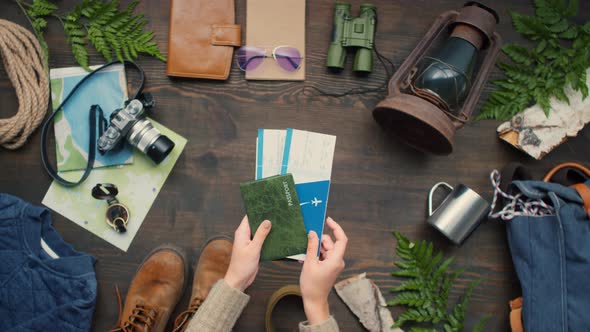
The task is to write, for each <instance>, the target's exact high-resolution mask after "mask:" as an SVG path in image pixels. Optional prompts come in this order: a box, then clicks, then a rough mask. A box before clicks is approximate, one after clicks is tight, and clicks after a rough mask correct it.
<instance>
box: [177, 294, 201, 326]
mask: <svg viewBox="0 0 590 332" xmlns="http://www.w3.org/2000/svg"><path fill="white" fill-rule="evenodd" d="M202 303H203V299H201V298H199V297H195V298H193V299H192V301H191V304H190V306H189V307H188V309H187V310H185V311H183V312H182V313H180V315H178V317H176V319H175V320H174V330H172V332H183V331H184V330H186V327H187V326H188V324H187V323H188V322H189V321H190V319H191V317H193V315H194V314H195V312H197V310H199V307H200V306H201V304H202Z"/></svg>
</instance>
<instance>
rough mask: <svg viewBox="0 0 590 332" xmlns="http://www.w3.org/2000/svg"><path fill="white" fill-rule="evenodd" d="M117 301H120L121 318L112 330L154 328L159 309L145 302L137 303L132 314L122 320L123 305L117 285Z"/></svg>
mask: <svg viewBox="0 0 590 332" xmlns="http://www.w3.org/2000/svg"><path fill="white" fill-rule="evenodd" d="M116 291H117V301H118V303H119V318H118V319H117V325H118V326H117V327H115V328H113V329H112V330H110V332H149V331H150V330H151V328H153V324H154V322H155V320H156V315H157V314H158V311H157V310H156V309H155V308H153V307H151V306H149V305H144V304H137V305H136V306H135V308H133V310H131V314H130V315H129V317H127V319H126V320H125V321H122V318H123V317H122V315H123V305H122V301H121V293H120V292H119V287H116Z"/></svg>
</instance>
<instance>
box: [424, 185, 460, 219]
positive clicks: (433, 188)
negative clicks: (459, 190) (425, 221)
mask: <svg viewBox="0 0 590 332" xmlns="http://www.w3.org/2000/svg"><path fill="white" fill-rule="evenodd" d="M440 186H445V187H447V188H449V189H451V190H453V189H454V188H453V187H452V186H451V185H450V184H448V183H446V182H439V183H437V184H435V185H434V186H433V187H432V188H431V189H430V193H429V194H428V216H432V214H433V213H434V212H435V211H436V210H437V209H438V206H437V207H436V209H434V211H433V210H432V195H433V194H434V192H435V191H436V189H438V187H440ZM447 196H448V195H447ZM439 206H440V205H439Z"/></svg>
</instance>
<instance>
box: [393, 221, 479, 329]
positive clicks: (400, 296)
mask: <svg viewBox="0 0 590 332" xmlns="http://www.w3.org/2000/svg"><path fill="white" fill-rule="evenodd" d="M394 235H395V237H396V239H397V244H398V245H397V248H396V251H397V253H398V256H399V257H400V259H401V261H399V262H395V263H394V264H395V265H396V266H398V267H399V268H400V269H399V270H396V271H393V272H392V275H394V276H400V277H404V278H406V280H404V281H402V282H401V283H400V284H399V285H398V286H397V287H394V288H392V289H391V291H392V292H394V293H396V296H395V297H394V298H393V299H392V300H390V301H388V302H387V305H389V306H399V305H402V306H406V307H407V308H408V309H407V310H406V311H404V312H403V313H402V314H401V315H400V316H399V317H398V318H397V320H396V324H395V326H396V327H401V326H402V325H404V324H405V323H411V322H415V323H425V324H433V325H443V326H444V325H448V326H457V325H462V324H463V320H464V319H465V315H464V311H465V310H464V309H465V308H466V307H467V300H468V298H469V297H470V295H471V294H470V293H469V292H466V293H465V298H466V299H467V300H465V301H463V302H461V303H463V304H462V307H461V306H459V307H457V306H455V307H456V308H455V311H456V313H455V314H454V315H453V312H452V311H451V312H450V313H449V312H447V311H448V309H447V307H448V302H449V293H450V289H451V287H452V285H453V283H454V281H455V280H456V279H457V278H458V276H459V275H460V274H461V273H462V272H463V270H457V271H453V272H450V271H449V267H450V265H451V263H452V262H453V258H452V257H451V258H447V259H443V255H442V253H441V252H438V253H437V254H436V255H434V256H433V252H434V245H433V244H432V243H429V242H426V241H420V242H416V243H413V242H410V240H408V239H407V238H406V237H405V236H403V235H401V234H400V233H398V232H394ZM473 287H475V284H473ZM462 308H463V309H462ZM461 310H463V311H461ZM461 314H463V316H461ZM450 320H453V321H452V322H451V321H450ZM422 327H424V326H421V328H422ZM424 328H425V330H424V331H430V330H431V329H430V328H428V327H424ZM416 331H422V330H419V329H418V330H416Z"/></svg>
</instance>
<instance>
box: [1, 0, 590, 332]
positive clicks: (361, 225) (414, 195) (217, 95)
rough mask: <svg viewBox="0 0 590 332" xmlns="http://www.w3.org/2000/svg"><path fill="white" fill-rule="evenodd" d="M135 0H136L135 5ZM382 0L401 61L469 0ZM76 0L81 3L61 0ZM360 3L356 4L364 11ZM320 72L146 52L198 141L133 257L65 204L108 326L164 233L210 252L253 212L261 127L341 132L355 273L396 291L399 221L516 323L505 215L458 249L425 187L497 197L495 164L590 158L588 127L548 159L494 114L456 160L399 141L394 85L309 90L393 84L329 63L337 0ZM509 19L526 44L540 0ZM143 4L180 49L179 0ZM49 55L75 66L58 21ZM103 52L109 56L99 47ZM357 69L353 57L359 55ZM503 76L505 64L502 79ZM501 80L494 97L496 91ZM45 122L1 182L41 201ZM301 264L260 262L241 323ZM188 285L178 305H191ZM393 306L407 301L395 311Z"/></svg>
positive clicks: (336, 309) (11, 101)
mask: <svg viewBox="0 0 590 332" xmlns="http://www.w3.org/2000/svg"><path fill="white" fill-rule="evenodd" d="M122 2H123V3H127V2H128V1H122ZM373 2H374V3H375V4H376V5H377V6H378V8H379V17H380V21H379V30H378V34H377V45H378V47H379V49H380V51H381V52H382V53H383V54H384V55H385V56H386V57H388V58H390V59H392V61H393V62H394V63H395V64H397V65H399V64H400V63H401V62H402V61H403V60H404V59H405V57H406V56H407V55H408V54H409V53H410V51H411V50H412V48H413V47H414V46H415V45H416V43H417V42H418V41H419V40H420V38H421V37H422V35H423V33H424V32H425V31H426V30H427V29H428V27H429V26H430V24H431V23H432V21H433V20H434V18H435V17H436V16H437V15H438V14H439V13H440V12H442V11H444V10H447V9H453V8H458V7H460V6H461V5H462V4H463V2H464V1H455V0H443V1H436V2H432V1H424V0H398V1H385V0H375V1H373ZM59 3H60V5H62V6H63V7H67V5H68V4H72V3H75V1H73V0H64V1H60V2H59ZM359 4H360V1H354V2H353V8H355V10H356V8H357V7H358V5H359ZM245 6H246V1H245V0H237V19H238V21H239V22H240V23H244V21H245ZM307 6H308V9H307V30H306V33H307V54H306V58H307V60H306V61H307V65H308V69H307V80H306V81H305V82H304V83H300V82H299V83H297V82H295V83H294V82H248V81H245V80H244V79H243V74H242V73H241V72H240V71H239V69H237V68H236V67H235V66H234V68H233V69H232V72H231V76H230V78H229V80H228V81H227V82H213V81H204V80H184V79H170V78H168V77H167V76H166V75H165V65H164V64H163V63H162V62H159V61H157V60H153V59H146V58H142V59H141V60H140V62H139V63H140V64H141V65H142V66H143V67H144V68H145V70H146V72H147V78H148V83H147V89H148V90H149V91H151V92H152V93H153V94H154V96H155V98H156V100H157V103H158V107H157V110H156V111H155V113H154V118H156V119H157V120H158V121H160V122H162V123H163V124H164V125H166V126H168V127H170V128H172V129H173V130H175V131H177V132H178V133H180V134H182V135H183V136H185V137H187V138H188V139H189V143H188V145H187V147H186V149H185V151H184V153H183V154H182V156H181V158H180V159H179V161H178V163H177V165H176V167H175V169H174V171H173V172H172V174H171V175H170V177H169V178H168V180H167V183H166V185H165V186H164V188H163V190H162V192H161V193H160V195H159V197H158V199H157V200H156V202H155V203H154V205H153V207H152V209H151V211H150V213H149V215H148V216H147V218H146V220H145V222H144V224H143V226H142V227H141V229H140V231H139V233H138V234H137V236H136V239H135V241H134V242H133V244H132V245H131V247H130V248H129V251H128V252H127V253H124V252H122V251H120V250H118V249H116V248H114V247H112V246H111V245H109V244H107V243H106V242H104V241H102V240H100V239H99V238H97V237H95V236H94V235H92V234H90V233H88V232H86V231H84V230H82V229H81V228H79V227H78V226H76V225H74V224H72V223H71V222H69V221H68V220H65V219H64V218H63V217H61V216H59V215H57V214H54V220H55V226H56V228H57V229H58V230H59V231H60V232H61V234H62V235H63V237H64V238H65V239H66V240H67V241H69V242H71V243H73V244H74V245H75V246H76V248H78V249H80V250H83V251H86V252H89V253H91V254H93V255H95V256H96V257H97V258H98V259H99V261H98V264H97V265H96V271H97V276H98V281H99V294H98V304H97V309H96V314H95V318H94V327H95V330H97V331H104V330H106V329H108V328H109V327H111V326H113V325H114V323H115V321H116V319H117V304H116V303H117V301H116V297H115V292H114V287H115V285H119V287H121V290H122V291H123V292H125V291H126V289H127V287H128V283H129V281H130V280H131V278H132V277H133V275H134V273H135V269H136V268H137V266H138V265H139V263H140V262H141V261H142V259H143V257H144V256H145V255H146V254H147V253H148V252H149V251H150V250H151V249H152V248H153V247H155V246H157V245H159V244H161V243H175V244H177V245H179V246H181V247H183V248H184V249H186V250H187V251H188V252H190V253H191V257H192V258H196V257H197V252H196V250H197V248H199V247H200V246H201V244H202V243H203V242H204V241H205V239H207V238H208V237H210V236H212V235H216V234H219V233H225V234H232V233H233V230H234V229H235V227H236V226H237V224H238V223H239V221H240V219H241V216H242V215H243V214H244V209H243V206H242V202H241V199H240V195H239V189H238V183H240V182H243V181H246V180H249V179H251V177H252V174H253V170H254V157H255V155H254V154H255V144H254V142H255V136H256V129H257V128H286V127H295V128H299V129H305V130H310V131H318V132H323V133H328V134H334V135H337V136H338V142H337V147H336V155H335V160H334V170H333V178H332V181H333V185H332V188H331V196H330V207H329V215H331V216H332V217H334V218H335V219H336V220H338V221H340V222H341V224H342V225H343V227H344V228H345V230H346V231H347V232H348V233H349V235H350V244H349V249H348V252H347V259H346V261H347V268H346V270H345V271H344V273H343V275H342V278H345V277H348V276H351V275H354V274H356V273H360V272H365V271H366V272H368V275H369V277H370V278H372V279H373V280H375V282H376V283H377V284H378V285H379V286H380V287H381V288H382V290H383V291H384V292H385V295H386V297H387V298H391V295H390V294H388V293H387V290H388V288H390V287H392V286H394V285H397V284H398V283H399V282H400V281H399V280H398V279H394V278H392V277H391V276H390V274H389V272H390V271H391V270H392V268H393V260H394V248H395V241H394V238H393V236H392V235H391V231H392V230H393V229H397V230H400V231H402V232H404V233H405V234H407V235H408V236H409V237H410V238H412V239H427V240H432V241H434V242H435V243H436V245H437V247H438V248H439V249H442V250H444V251H445V253H447V254H449V255H454V256H456V263H455V264H456V267H463V268H465V269H466V270H467V272H466V273H465V275H464V276H463V277H462V278H461V279H460V280H459V282H458V286H457V287H456V288H455V289H454V290H453V295H454V296H458V295H459V294H460V293H461V292H462V290H464V289H465V287H466V286H467V284H468V283H469V282H470V281H472V280H475V279H481V281H482V283H481V285H480V286H479V287H478V288H477V289H476V290H475V293H474V298H473V303H472V305H471V308H470V310H469V315H468V323H469V324H473V323H474V322H476V321H477V319H478V318H480V317H482V316H483V315H491V316H492V318H491V320H490V321H489V325H488V330H489V331H503V330H507V329H508V306H507V301H508V300H510V299H512V298H513V297H516V296H518V295H519V284H518V280H517V278H516V275H515V273H514V270H513V268H512V263H511V259H510V254H509V251H508V247H507V243H506V240H505V238H506V236H505V230H504V225H502V224H501V223H497V222H488V223H485V224H483V225H482V226H481V227H480V228H479V229H478V230H477V232H475V233H474V234H473V236H472V237H471V238H470V239H469V240H468V241H467V242H466V243H465V244H464V245H463V246H462V247H455V246H452V245H450V244H449V243H448V242H447V241H445V240H444V239H443V238H442V237H441V236H440V235H439V234H437V233H436V232H435V231H434V230H433V229H431V228H430V227H427V226H426V223H425V219H426V195H427V191H428V189H429V187H430V186H431V185H432V184H434V183H435V182H437V181H440V180H444V181H447V182H450V183H464V184H466V185H468V186H470V187H472V188H473V189H475V190H476V191H479V192H480V193H482V194H483V195H484V196H486V197H488V198H490V197H491V194H492V190H491V187H490V185H489V181H488V174H489V172H490V171H491V170H492V169H493V168H499V167H501V166H502V165H504V164H505V163H507V162H509V161H520V162H523V163H525V164H526V165H527V166H529V167H531V168H532V169H533V170H534V171H535V172H536V174H537V175H538V176H540V175H541V174H542V173H543V172H544V171H546V170H547V169H548V168H550V167H551V166H552V165H554V164H556V163H558V162H562V161H569V160H574V161H580V162H585V163H589V162H590V154H589V153H588V146H590V129H586V130H584V131H582V132H581V133H580V134H579V137H577V138H575V139H572V140H570V141H568V142H566V143H565V144H563V145H562V146H561V147H559V148H558V149H557V150H555V151H554V152H553V153H552V154H551V155H549V156H548V157H547V158H546V159H545V160H543V161H540V162H536V161H534V160H532V159H530V158H528V157H526V156H525V155H523V154H521V153H520V152H517V151H515V150H514V149H512V148H511V147H509V146H508V145H506V144H505V143H502V142H500V141H499V140H498V139H497V138H496V134H495V128H496V127H497V125H498V122H494V121H483V122H479V123H474V124H470V125H468V126H467V127H466V128H464V129H463V130H461V131H460V132H459V133H458V135H457V138H456V140H457V144H456V151H455V152H454V153H453V154H452V155H450V156H448V157H433V156H427V155H424V154H422V153H419V152H416V151H413V150H411V149H409V148H408V147H406V146H404V145H403V144H402V143H399V142H397V141H395V140H392V139H391V138H389V137H387V135H385V134H384V133H383V132H382V131H381V130H380V129H379V127H378V126H377V125H376V124H375V123H374V121H373V120H372V117H371V110H372V108H373V107H374V105H375V104H376V103H377V102H378V101H379V100H380V99H381V98H382V97H383V95H382V94H369V95H364V96H349V97H344V98H330V97H319V96H314V97H310V96H309V95H308V93H306V91H305V90H304V89H305V88H306V87H310V86H314V87H319V88H322V89H329V90H334V91H346V90H348V89H350V88H354V87H358V86H359V85H363V86H379V85H380V84H381V83H382V82H383V81H385V80H386V78H387V77H386V75H385V71H384V70H383V68H382V67H380V66H379V65H378V64H377V65H376V70H375V72H374V73H373V74H372V75H370V76H369V77H360V78H359V77H356V76H355V75H354V74H352V73H351V71H350V69H347V70H346V71H344V72H343V73H341V74H339V75H334V74H331V73H328V72H327V71H326V69H325V67H324V61H325V53H326V49H327V45H328V41H329V38H330V37H329V36H330V31H331V17H332V6H333V2H332V1H308V2H307ZM493 6H494V8H496V9H497V10H498V12H499V13H500V15H501V18H502V22H501V24H500V25H499V28H498V29H499V31H500V33H501V34H502V35H503V37H504V39H505V40H506V41H522V39H521V38H520V37H519V36H518V35H517V34H516V33H515V32H514V31H513V30H512V28H511V24H510V21H509V16H508V12H509V10H517V11H519V12H526V13H532V7H531V2H530V1H524V0H522V1H508V0H498V1H495V2H494V3H493ZM581 6H582V8H581V10H580V12H581V13H584V14H583V15H584V16H585V18H586V19H587V18H588V16H589V15H590V14H588V13H590V3H588V2H583V3H582V5H581ZM138 10H139V11H142V12H144V13H145V14H146V17H148V18H149V19H150V26H151V28H152V29H154V31H155V33H156V40H157V42H158V44H159V45H160V46H161V48H162V50H164V51H166V48H167V35H168V22H169V19H168V16H169V4H168V1H147V0H145V1H142V3H141V4H140V5H139V7H138ZM0 13H1V14H0V16H2V17H3V18H7V19H10V20H12V21H15V22H17V23H20V24H23V25H25V26H27V25H26V23H27V22H26V20H25V18H24V16H23V15H22V14H21V13H20V12H19V10H18V8H17V6H16V5H15V4H14V3H13V2H12V1H3V2H2V4H1V5H0ZM47 39H48V43H49V45H50V54H51V58H50V65H51V67H52V68H56V67H65V66H72V65H74V64H75V62H74V60H73V57H72V55H71V53H70V51H69V48H68V46H67V44H66V42H65V39H64V36H63V33H62V31H61V28H60V26H59V24H58V23H57V22H55V21H53V22H51V23H50V24H49V28H48V34H47ZM91 60H92V61H91V62H92V63H93V64H94V63H100V62H101V60H100V58H99V57H98V56H97V54H96V53H93V54H92V55H91ZM350 62H351V61H350V59H349V63H348V65H347V66H348V67H347V68H350V67H351V63H350ZM499 76H500V73H499V72H498V71H497V70H495V71H494V73H493V77H494V78H497V77H499ZM490 90H491V86H489V85H488V87H487V89H486V92H485V94H486V95H487V93H489V91H490ZM0 97H1V99H2V103H3V106H2V108H1V109H0V117H2V118H4V117H8V116H9V115H11V114H13V113H14V112H15V110H16V108H17V105H18V103H17V101H16V96H15V93H14V91H13V88H12V87H11V85H10V83H9V81H8V79H7V76H6V71H5V70H4V69H3V68H0ZM39 143H40V138H39V132H36V133H35V134H34V135H33V136H32V137H31V139H30V142H29V143H28V144H27V145H26V146H25V147H23V148H22V149H20V150H18V151H14V152H10V151H2V153H1V154H0V164H1V165H2V173H1V174H0V190H2V191H4V192H8V193H11V194H14V195H17V196H20V197H22V198H24V199H26V200H28V201H30V202H32V203H35V204H40V202H41V200H42V198H43V196H44V195H45V192H46V189H47V188H48V186H49V183H50V180H49V178H48V176H47V175H46V174H45V173H44V171H43V169H42V166H41V164H40V158H39ZM299 272H300V266H299V264H298V263H296V262H270V263H263V264H261V268H260V272H259V275H258V278H257V279H256V282H255V283H254V284H253V285H252V287H251V288H250V289H249V290H248V293H249V294H250V295H252V300H251V302H250V304H249V305H248V307H247V308H246V310H245V311H244V313H243V315H242V317H241V318H240V320H239V321H238V323H237V325H236V327H235V331H261V330H263V316H264V310H265V307H266V300H267V299H268V297H269V296H270V295H271V294H272V292H273V291H275V290H276V289H278V288H279V287H281V286H283V285H285V284H288V283H297V282H298V278H299ZM330 301H331V305H332V310H333V313H334V314H335V316H336V318H337V319H338V321H339V323H340V326H341V329H342V330H343V331H358V330H361V329H362V328H361V326H360V324H359V323H358V322H357V320H356V318H355V317H354V316H353V315H352V314H351V313H350V311H349V310H348V309H347V308H346V307H345V306H344V304H343V303H342V302H341V301H340V300H339V299H338V298H337V296H335V295H334V294H332V296H331V298H330ZM187 302H188V294H186V295H185V296H184V298H183V300H182V302H181V304H180V305H179V306H178V308H177V309H176V311H175V313H179V312H180V311H181V310H183V308H184V307H185V306H186V305H187ZM296 308H297V302H296V301H289V303H286V305H285V307H284V310H281V312H280V313H277V325H278V327H280V328H281V329H283V330H293V329H294V326H295V323H296V319H297V318H301V317H302V316H301V313H298V314H296V315H293V314H292V312H293V311H295V310H297V309H296ZM392 310H393V312H394V315H397V314H399V312H400V311H399V309H398V308H392Z"/></svg>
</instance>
